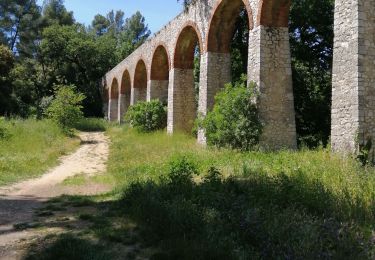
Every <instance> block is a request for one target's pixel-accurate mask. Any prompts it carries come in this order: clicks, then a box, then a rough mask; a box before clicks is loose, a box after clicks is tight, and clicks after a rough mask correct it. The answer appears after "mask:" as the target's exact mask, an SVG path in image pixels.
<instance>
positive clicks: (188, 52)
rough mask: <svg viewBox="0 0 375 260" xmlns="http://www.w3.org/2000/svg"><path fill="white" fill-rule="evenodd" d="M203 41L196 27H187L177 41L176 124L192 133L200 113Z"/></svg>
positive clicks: (175, 59) (175, 79) (175, 80)
mask: <svg viewBox="0 0 375 260" xmlns="http://www.w3.org/2000/svg"><path fill="white" fill-rule="evenodd" d="M201 49H202V47H201V41H200V37H199V36H198V32H197V30H196V28H195V27H194V26H190V25H189V26H186V27H185V28H184V29H183V30H182V31H181V33H180V35H179V38H178V40H177V44H176V49H175V55H174V74H175V75H174V85H175V90H174V91H175V92H176V93H174V94H175V95H174V99H175V100H174V102H173V103H174V112H173V113H174V115H173V116H174V123H175V127H176V128H178V129H180V130H183V131H185V132H189V133H191V131H192V129H193V126H194V121H195V119H196V117H197V111H198V102H197V100H198V96H199V78H200V77H199V73H200V69H199V67H200V53H201Z"/></svg>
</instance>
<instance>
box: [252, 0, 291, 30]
mask: <svg viewBox="0 0 375 260" xmlns="http://www.w3.org/2000/svg"><path fill="white" fill-rule="evenodd" d="M291 3H292V1H291V0H278V1H276V0H271V1H270V0H260V1H259V4H258V6H259V8H258V18H257V25H263V26H266V27H288V24H289V11H290V5H291Z"/></svg>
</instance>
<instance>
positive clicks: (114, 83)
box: [110, 78, 119, 99]
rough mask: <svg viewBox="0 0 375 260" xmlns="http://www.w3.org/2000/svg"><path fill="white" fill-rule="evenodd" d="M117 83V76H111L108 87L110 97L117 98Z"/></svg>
mask: <svg viewBox="0 0 375 260" xmlns="http://www.w3.org/2000/svg"><path fill="white" fill-rule="evenodd" d="M118 95H119V85H118V80H117V78H113V80H112V84H111V88H110V99H118Z"/></svg>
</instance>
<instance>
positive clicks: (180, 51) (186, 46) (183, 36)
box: [173, 21, 203, 69]
mask: <svg viewBox="0 0 375 260" xmlns="http://www.w3.org/2000/svg"><path fill="white" fill-rule="evenodd" d="M197 44H198V46H199V49H200V50H201V51H202V50H203V44H202V38H201V34H200V31H199V29H198V27H197V25H196V24H195V23H193V22H190V21H189V22H187V23H185V25H184V26H183V27H182V30H181V31H180V33H179V35H178V38H177V42H176V45H175V51H174V59H173V67H174V68H178V69H192V68H193V67H194V54H195V47H196V46H197Z"/></svg>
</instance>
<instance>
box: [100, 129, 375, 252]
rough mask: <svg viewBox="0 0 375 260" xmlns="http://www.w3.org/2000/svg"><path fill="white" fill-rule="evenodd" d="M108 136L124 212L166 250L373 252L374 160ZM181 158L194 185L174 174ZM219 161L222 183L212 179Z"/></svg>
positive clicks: (113, 132)
mask: <svg viewBox="0 0 375 260" xmlns="http://www.w3.org/2000/svg"><path fill="white" fill-rule="evenodd" d="M109 134H110V136H111V137H112V146H111V148H112V149H111V156H110V161H109V169H108V171H109V174H110V176H111V178H112V182H113V183H116V185H117V191H118V192H120V191H121V190H125V193H124V195H123V197H122V199H123V201H124V202H123V208H124V209H125V211H124V213H125V214H126V215H130V216H131V217H132V218H134V219H135V220H136V221H138V222H139V223H141V224H142V226H143V228H144V232H145V233H144V237H145V238H147V239H146V243H151V244H153V245H157V246H159V247H160V248H161V249H162V251H163V252H164V253H163V254H162V258H168V257H169V258H179V259H190V258H197V257H198V258H199V256H200V255H201V256H205V257H203V259H204V258H211V259H216V258H217V257H225V258H226V259H230V258H234V259H238V258H241V257H245V258H246V257H255V258H257V257H260V258H264V257H265V258H267V257H268V258H275V257H282V258H284V257H286V258H288V257H290V258H306V257H307V258H309V257H318V258H325V257H326V258H330V257H339V258H340V257H346V256H350V257H361V258H364V259H366V258H370V257H373V256H374V255H373V254H374V253H375V231H374V230H375V170H374V169H373V168H370V167H368V168H363V167H361V166H360V165H359V164H358V163H357V162H356V161H355V160H352V159H350V158H342V157H341V156H339V155H335V154H332V153H331V152H329V151H328V150H325V149H318V150H314V151H311V150H302V151H298V152H291V151H281V152H277V153H270V152H269V153H262V152H249V153H241V152H237V151H230V150H225V149H224V150H218V149H203V148H202V147H200V146H199V145H198V144H196V141H195V140H194V139H193V138H190V137H187V136H184V135H180V134H175V135H173V136H168V135H166V134H165V133H163V132H158V133H153V134H139V133H136V132H135V131H134V130H132V129H126V128H125V129H122V128H111V129H110V130H109ZM181 156H182V157H184V158H188V159H189V160H190V161H192V162H193V163H194V165H197V167H198V169H197V171H198V172H199V173H200V174H199V175H196V176H195V177H194V182H193V183H192V186H191V187H189V188H188V189H186V187H183V186H178V187H176V186H175V185H173V183H171V182H170V181H168V178H167V177H166V176H167V174H168V172H169V171H170V166H169V162H170V161H172V162H173V161H175V160H176V158H180V157H181ZM212 167H215V169H217V171H218V172H219V173H220V174H219V175H220V176H221V177H220V180H219V182H217V180H215V178H214V179H213V180H212V179H210V178H209V177H208V179H207V172H209V171H210V169H211V170H212ZM182 174H183V173H182ZM107 178H108V177H107ZM119 194H120V193H119ZM159 241H163V242H161V243H160V242H159ZM218 241H223V242H220V243H219V242H218ZM220 248H221V249H220ZM219 249H220V250H219ZM169 258H168V259H169Z"/></svg>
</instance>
